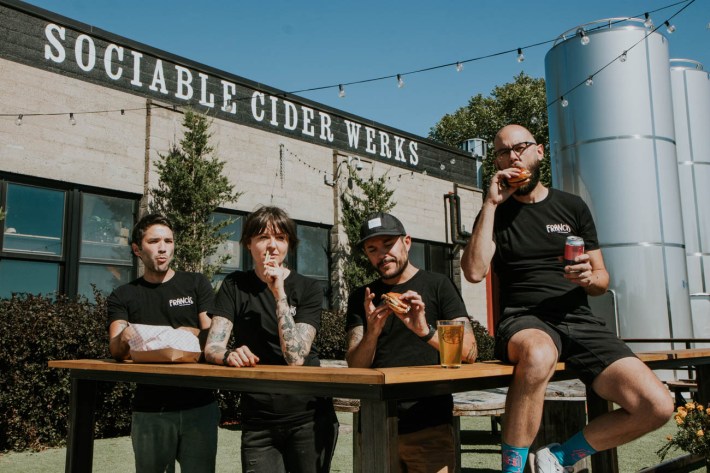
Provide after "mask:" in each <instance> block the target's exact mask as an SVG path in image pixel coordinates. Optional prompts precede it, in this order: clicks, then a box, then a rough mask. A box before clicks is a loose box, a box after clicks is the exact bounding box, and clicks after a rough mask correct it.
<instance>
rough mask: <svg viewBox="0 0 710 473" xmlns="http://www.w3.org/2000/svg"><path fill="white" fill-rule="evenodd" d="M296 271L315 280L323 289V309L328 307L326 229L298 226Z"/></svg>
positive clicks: (327, 237)
mask: <svg viewBox="0 0 710 473" xmlns="http://www.w3.org/2000/svg"><path fill="white" fill-rule="evenodd" d="M296 231H297V235H298V240H299V243H298V248H297V250H296V258H295V260H296V271H298V273H299V274H302V275H304V276H308V277H310V278H313V279H315V280H317V281H318V282H319V283H320V285H321V288H322V289H323V308H324V309H327V308H329V307H330V258H329V254H330V245H329V240H330V232H329V230H328V229H327V228H323V227H313V226H308V225H305V224H298V227H297V229H296Z"/></svg>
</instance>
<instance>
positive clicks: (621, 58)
mask: <svg viewBox="0 0 710 473" xmlns="http://www.w3.org/2000/svg"><path fill="white" fill-rule="evenodd" d="M627 52H628V51H624V52H623V53H621V56H619V60H620V61H621V62H626V58H627V57H626V53H627Z"/></svg>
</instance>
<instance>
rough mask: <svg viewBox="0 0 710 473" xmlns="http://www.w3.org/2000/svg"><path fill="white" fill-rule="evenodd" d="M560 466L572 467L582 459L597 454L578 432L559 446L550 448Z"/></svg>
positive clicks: (581, 433)
mask: <svg viewBox="0 0 710 473" xmlns="http://www.w3.org/2000/svg"><path fill="white" fill-rule="evenodd" d="M550 451H551V452H552V453H553V454H554V455H555V456H556V457H557V459H558V460H559V461H560V463H561V464H562V466H572V465H574V464H575V463H577V462H578V461H579V460H581V459H582V458H584V457H588V456H589V455H592V454H594V453H597V451H596V450H594V448H592V446H591V445H589V442H587V439H585V438H584V433H583V432H582V431H581V430H580V431H579V432H577V433H576V434H574V435H573V436H572V437H570V438H569V439H568V440H567V441H566V442H565V443H563V444H562V445H560V446H554V447H552V448H550Z"/></svg>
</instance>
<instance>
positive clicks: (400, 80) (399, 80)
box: [397, 74, 404, 89]
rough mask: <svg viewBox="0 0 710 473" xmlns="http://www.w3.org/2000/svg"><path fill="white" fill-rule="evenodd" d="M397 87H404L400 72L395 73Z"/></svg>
mask: <svg viewBox="0 0 710 473" xmlns="http://www.w3.org/2000/svg"><path fill="white" fill-rule="evenodd" d="M397 87H399V88H400V89H401V88H402V87H404V79H402V75H401V74H397Z"/></svg>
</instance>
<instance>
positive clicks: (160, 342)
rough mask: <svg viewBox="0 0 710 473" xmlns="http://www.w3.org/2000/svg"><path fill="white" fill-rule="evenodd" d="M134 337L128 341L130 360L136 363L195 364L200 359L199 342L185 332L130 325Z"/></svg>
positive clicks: (155, 326) (158, 326)
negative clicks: (133, 331)
mask: <svg viewBox="0 0 710 473" xmlns="http://www.w3.org/2000/svg"><path fill="white" fill-rule="evenodd" d="M131 327H133V329H134V330H135V335H134V336H133V337H131V339H130V340H128V344H129V345H130V346H131V359H133V361H137V362H149V363H176V362H195V361H197V360H198V359H199V358H200V353H201V350H200V341H199V340H198V338H197V337H196V336H195V335H193V334H192V333H190V332H189V331H187V330H181V329H175V328H172V327H168V326H162V325H144V324H131Z"/></svg>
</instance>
